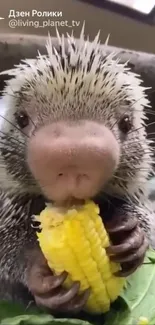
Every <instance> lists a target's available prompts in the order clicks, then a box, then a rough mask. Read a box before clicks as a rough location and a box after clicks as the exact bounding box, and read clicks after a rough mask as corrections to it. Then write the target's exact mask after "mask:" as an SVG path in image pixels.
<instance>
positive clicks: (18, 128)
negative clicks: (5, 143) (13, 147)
mask: <svg viewBox="0 0 155 325" xmlns="http://www.w3.org/2000/svg"><path fill="white" fill-rule="evenodd" d="M0 117H1V118H3V119H4V120H5V121H6V122H8V123H9V124H10V125H12V126H13V127H14V128H15V129H17V130H18V131H20V132H21V133H22V134H23V135H24V136H25V137H27V138H28V139H29V138H30V137H29V136H28V135H27V134H25V133H24V132H22V130H21V129H20V128H18V127H17V126H16V125H15V124H13V123H12V122H10V121H9V120H8V119H6V118H5V117H4V116H2V115H0Z"/></svg>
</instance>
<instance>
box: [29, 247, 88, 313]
mask: <svg viewBox="0 0 155 325" xmlns="http://www.w3.org/2000/svg"><path fill="white" fill-rule="evenodd" d="M66 277H67V273H66V272H63V273H62V274H61V275H59V276H55V275H53V273H52V271H51V270H50V268H49V267H48V265H47V263H46V260H45V258H44V256H43V255H42V253H41V252H37V257H36V256H35V259H34V263H33V264H32V265H31V266H30V267H29V269H28V272H27V285H28V289H29V290H30V292H31V293H32V295H33V296H34V299H35V302H36V304H37V305H38V306H40V307H44V308H48V309H50V310H51V311H53V312H59V313H61V312H62V313H78V312H80V311H81V310H82V309H83V307H84V305H85V304H86V302H87V300H88V297H89V290H85V291H84V292H83V293H81V294H79V289H80V283H78V282H75V283H73V285H72V287H71V288H70V289H68V290H67V289H64V288H63V287H62V285H63V283H64V281H65V279H66Z"/></svg>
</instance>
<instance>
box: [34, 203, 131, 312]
mask: <svg viewBox="0 0 155 325" xmlns="http://www.w3.org/2000/svg"><path fill="white" fill-rule="evenodd" d="M36 219H37V220H38V221H39V222H40V227H41V229H42V230H41V232H39V233H37V236H38V240H39V244H40V247H41V249H42V252H43V254H44V256H45V258H46V259H47V262H48V265H49V267H50V268H51V269H52V270H54V272H55V273H56V274H60V273H61V272H63V271H64V270H65V271H67V272H68V277H67V280H66V281H65V282H64V285H65V286H66V287H70V286H71V284H72V282H73V281H80V284H81V288H80V291H83V290H85V289H86V288H88V287H90V289H91V293H90V297H89V299H88V301H87V304H86V308H85V310H86V311H87V312H90V313H103V312H107V311H108V310H109V309H110V304H111V302H113V301H114V300H115V299H116V298H117V297H118V295H119V294H120V291H121V289H122V288H123V286H124V284H125V279H122V278H117V277H115V276H114V275H113V273H114V272H116V271H117V270H119V269H120V265H119V264H117V263H113V262H110V260H109V258H108V256H107V254H106V250H105V248H106V247H108V246H109V244H110V241H109V237H108V234H107V232H106V230H105V228H104V225H103V222H102V219H101V217H100V216H99V207H98V206H97V205H96V204H95V203H94V202H92V201H89V202H86V204H85V205H84V206H79V207H73V208H71V209H69V210H67V209H65V208H54V207H53V206H50V205H47V207H46V208H45V209H44V210H43V211H42V212H41V214H40V216H36Z"/></svg>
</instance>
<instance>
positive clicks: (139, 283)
mask: <svg viewBox="0 0 155 325" xmlns="http://www.w3.org/2000/svg"><path fill="white" fill-rule="evenodd" d="M141 316H143V317H146V318H147V319H148V324H149V325H155V251H152V250H149V251H148V253H147V256H146V258H145V262H144V264H143V265H142V266H141V268H140V269H139V270H138V271H137V272H135V273H134V274H133V275H132V276H130V277H128V279H127V285H126V288H125V289H124V290H123V292H122V293H121V295H120V297H119V299H118V300H117V301H116V303H115V304H113V306H112V307H111V310H110V311H109V312H108V313H107V314H106V315H105V317H104V321H103V317H99V318H98V320H97V321H95V318H92V319H91V316H90V317H89V322H88V321H84V320H80V319H70V318H69V319H67V318H54V317H53V316H51V315H47V314H45V313H43V312H42V313H41V312H39V311H38V309H31V308H29V309H27V310H25V309H24V308H23V307H21V306H19V305H16V304H12V303H9V302H3V301H2V302H0V325H138V324H139V318H140V317H141Z"/></svg>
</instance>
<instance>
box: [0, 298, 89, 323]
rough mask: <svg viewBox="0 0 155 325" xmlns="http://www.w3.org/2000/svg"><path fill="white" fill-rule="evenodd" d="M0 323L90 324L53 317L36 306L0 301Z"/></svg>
mask: <svg viewBox="0 0 155 325" xmlns="http://www.w3.org/2000/svg"><path fill="white" fill-rule="evenodd" d="M0 325H92V324H90V323H89V322H87V321H83V320H79V319H67V318H62V319H59V318H54V317H53V316H52V315H47V314H45V313H43V311H39V310H38V309H37V308H27V309H25V308H24V307H23V306H20V305H18V304H15V303H11V302H6V301H1V302H0Z"/></svg>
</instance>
